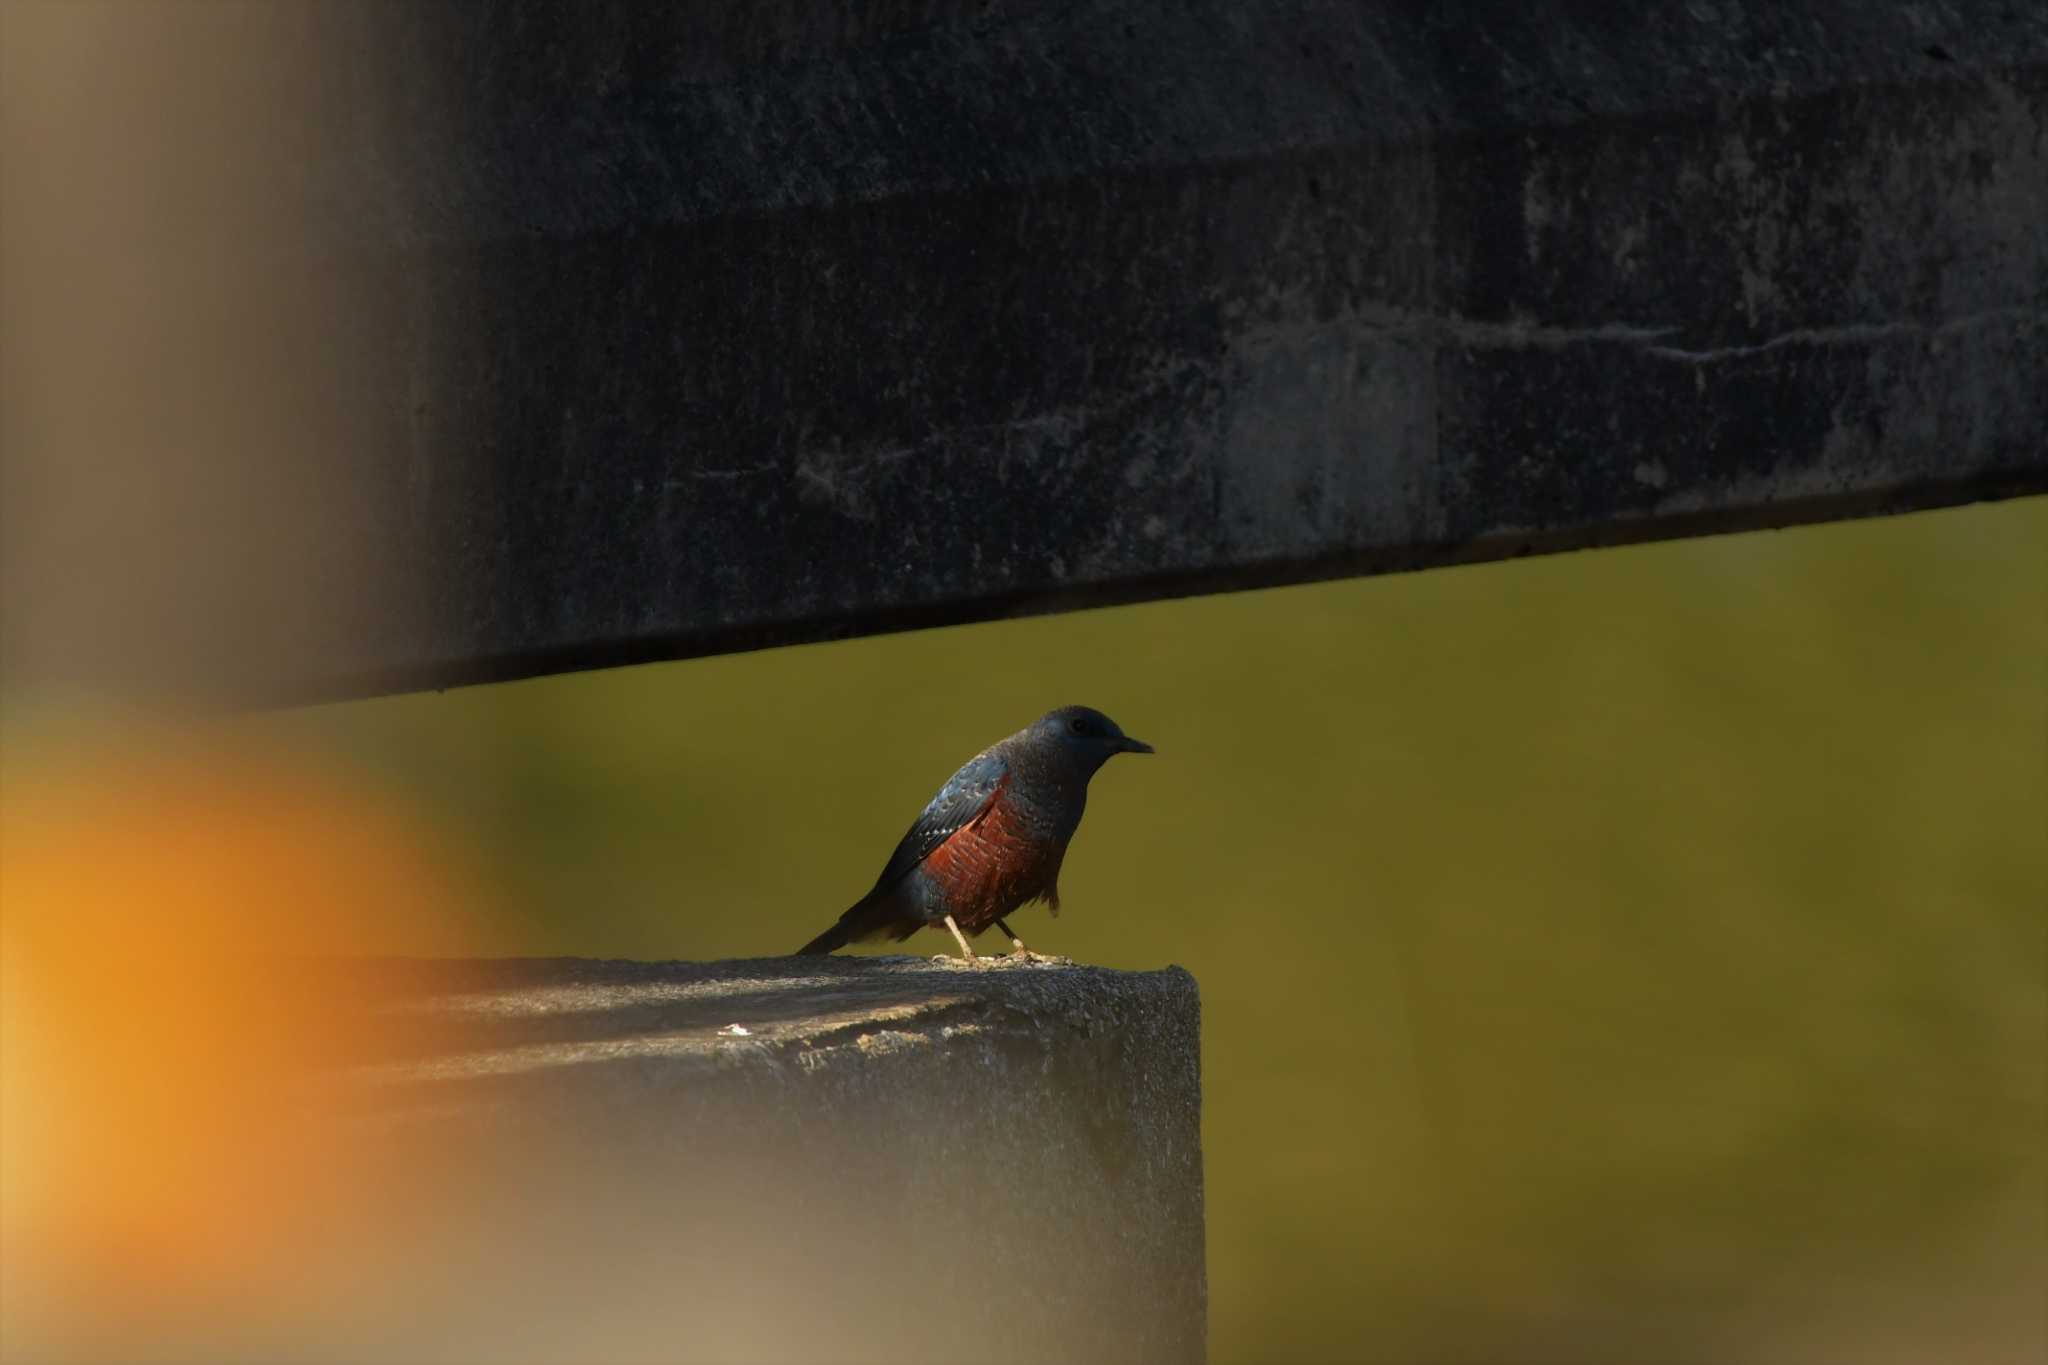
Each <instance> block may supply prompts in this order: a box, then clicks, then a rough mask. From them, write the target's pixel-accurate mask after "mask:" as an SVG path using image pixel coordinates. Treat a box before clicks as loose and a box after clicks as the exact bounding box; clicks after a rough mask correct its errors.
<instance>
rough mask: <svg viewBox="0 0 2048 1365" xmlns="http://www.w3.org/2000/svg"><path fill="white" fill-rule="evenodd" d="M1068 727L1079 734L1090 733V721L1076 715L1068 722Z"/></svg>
mask: <svg viewBox="0 0 2048 1365" xmlns="http://www.w3.org/2000/svg"><path fill="white" fill-rule="evenodd" d="M1067 728H1068V729H1069V730H1072V731H1073V732H1074V733H1075V734H1077V735H1085V734H1087V733H1088V722H1087V721H1085V720H1082V719H1081V718H1080V717H1079V716H1076V717H1074V718H1073V719H1072V720H1070V721H1068V722H1067Z"/></svg>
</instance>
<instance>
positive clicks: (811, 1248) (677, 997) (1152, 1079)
mask: <svg viewBox="0 0 2048 1365" xmlns="http://www.w3.org/2000/svg"><path fill="white" fill-rule="evenodd" d="M314 988H316V989H319V990H323V991H331V992H333V994H334V998H335V999H336V1000H337V1002H338V1007H339V1008H340V1009H341V1010H342V1011H343V1014H344V1016H345V1017H346V1016H356V1017H360V1018H361V1019H363V1020H365V1021H366V1025H373V1026H365V1027H363V1028H361V1029H359V1030H356V1031H355V1033H356V1036H359V1037H364V1038H369V1037H375V1038H378V1039H382V1040H384V1041H383V1042H382V1043H381V1044H379V1047H380V1049H381V1051H380V1054H379V1055H372V1056H357V1057H350V1058H345V1059H340V1063H339V1064H338V1065H337V1066H335V1067H333V1068H330V1069H328V1070H327V1071H325V1072H323V1073H322V1075H321V1077H320V1078H319V1080H318V1082H317V1085H316V1087H315V1089H316V1090H317V1092H318V1094H319V1096H320V1097H321V1101H322V1102H323V1103H329V1104H334V1103H337V1101H338V1103H339V1106H340V1110H341V1112H342V1113H343V1114H344V1115H345V1117H343V1118H342V1119H340V1120H338V1121H340V1122H342V1123H344V1124H346V1125H349V1126H351V1127H353V1128H354V1129H355V1130H356V1132H357V1134H358V1137H357V1139H356V1140H357V1141H358V1142H360V1143H364V1144H373V1145H374V1144H384V1145H388V1146H390V1147H392V1148H393V1149H394V1150H395V1151H400V1152H406V1153H411V1154H413V1155H412V1156H411V1157H409V1158H408V1159H407V1161H406V1162H401V1163H400V1164H401V1165H407V1164H413V1163H415V1162H416V1160H417V1154H418V1153H420V1152H438V1153H441V1154H443V1156H442V1157H441V1158H440V1159H439V1160H438V1161H437V1162H434V1163H431V1164H432V1165H434V1167H435V1168H436V1169H437V1171H438V1172H439V1173H438V1174H437V1175H436V1176H435V1178H434V1179H433V1180H432V1181H430V1182H424V1183H425V1184H428V1185H430V1186H431V1191H430V1192H425V1193H422V1194H420V1195H417V1196H410V1195H409V1196H407V1202H408V1203H409V1204H410V1203H412V1202H413V1201H415V1200H418V1201H419V1203H418V1206H417V1207H414V1208H412V1209H411V1210H410V1212H409V1213H407V1214H406V1215H404V1216H397V1215H393V1216H391V1217H385V1218H380V1219H379V1220H378V1225H379V1227H380V1228H381V1229H382V1232H383V1237H382V1239H381V1240H380V1241H379V1242H378V1243H377V1244H376V1246H377V1250H376V1253H375V1255H374V1257H373V1258H371V1259H373V1260H374V1262H375V1264H372V1265H369V1266H365V1267H361V1268H360V1276H359V1278H360V1283H358V1284H357V1287H356V1289H355V1291H354V1295H353V1297H352V1299H351V1304H352V1307H351V1310H350V1311H348V1312H344V1313H341V1314H338V1315H337V1316H336V1318H335V1320H334V1321H333V1322H332V1323H329V1324H327V1325H325V1326H324V1327H322V1328H321V1330H320V1331H318V1332H317V1333H316V1334H315V1339H317V1340H318V1341H319V1342H320V1343H321V1349H322V1351H323V1352H328V1353H331V1354H333V1355H334V1356H335V1358H339V1359H391V1360H400V1359H402V1360H408V1361H420V1360H447V1361H455V1360H464V1361H468V1360H535V1361H539V1360H561V1361H572V1360H573V1361H581V1360H600V1359H601V1360H607V1361H624V1360H677V1359H682V1360H693V1361H724V1360H731V1361H807V1362H826V1361H834V1360H860V1361H868V1360H872V1361H935V1362H936V1361H948V1362H966V1361H1052V1360H1059V1361H1103V1362H1113V1361H1114V1362H1121V1361H1198V1360H1200V1359H1202V1358H1203V1351H1204V1331H1205V1305H1206V1288H1205V1280H1204V1271H1203V1231H1202V1163H1201V1148H1200V1093H1199V1091H1200V1079H1199V1065H1200V1063H1199V1058H1200V1039H1199V1030H1200V1024H1199V1002H1198V999H1197V994H1196V988H1195V983H1194V980H1193V978H1191V977H1190V976H1189V975H1188V974H1187V973H1186V972H1185V971H1182V970H1180V969H1178V968H1175V969H1169V970H1165V971H1157V972H1147V973H1142V974H1132V973H1125V972H1114V971H1107V970H1103V969H1097V968H1086V967H1074V966H1072V965H1051V964H1049V963H1042V962H1041V963H1021V962H1019V963H1004V962H1002V961H1000V960H997V961H995V962H994V963H993V964H992V965H990V966H988V967H984V968H981V969H970V968H967V967H964V966H961V965H958V964H953V963H945V962H940V963H934V962H930V961H926V960H924V959H914V958H882V959H840V958H821V959H793V958H778V959H769V960H762V961H750V962H723V963H710V964H695V963H633V962H590V961H579V960H550V961H509V962H491V963H458V964H447V963H443V964H436V963H390V962H376V963H365V964H357V965H354V966H351V967H350V968H349V969H348V970H347V971H346V972H344V973H343V974H342V982H341V984H340V986H339V987H338V988H337V985H336V982H335V981H334V979H333V977H332V976H331V975H330V974H328V973H326V972H324V971H323V972H322V973H320V974H318V981H317V984H316V986H315V987H314ZM394 1024H398V1025H400V1026H399V1027H393V1025H394ZM449 1154H454V1155H453V1157H452V1159H451V1156H450V1155H449ZM339 1278H342V1279H347V1278H349V1276H347V1275H342V1276H340V1277H339Z"/></svg>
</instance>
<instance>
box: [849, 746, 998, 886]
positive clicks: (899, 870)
mask: <svg viewBox="0 0 2048 1365" xmlns="http://www.w3.org/2000/svg"><path fill="white" fill-rule="evenodd" d="M1009 780H1010V765H1009V764H1008V763H1007V762H1005V761H1004V760H1003V758H1002V756H1001V755H1000V754H996V753H981V754H976V755H975V756H974V757H973V758H970V759H969V760H967V763H966V765H965V766H964V767H962V768H961V769H960V771H959V772H957V773H954V774H953V776H952V777H951V778H949V779H947V782H946V785H945V786H943V787H941V788H939V794H938V795H937V796H934V797H933V798H932V799H931V803H930V804H929V805H927V806H926V807H925V808H924V810H923V812H922V813H921V814H919V816H918V817H917V819H916V820H915V821H914V822H912V824H911V826H910V831H909V832H908V833H907V834H905V835H904V836H903V841H902V842H901V843H899V844H897V845H896V851H895V852H894V853H892V854H891V855H889V865H888V866H887V867H885V868H883V869H882V875H881V876H879V877H877V878H876V879H875V891H880V890H882V889H884V888H885V887H890V886H894V885H895V884H896V883H897V882H900V881H902V880H903V879H904V878H905V877H907V876H909V875H910V872H911V869H912V868H914V867H916V866H917V865H918V864H919V863H921V862H923V861H924V860H925V859H926V858H927V857H929V856H930V855H931V852H932V850H933V849H935V848H937V847H938V846H939V845H940V844H943V843H945V842H946V840H948V839H950V838H952V837H953V836H954V835H955V834H958V833H959V832H960V831H961V830H963V829H966V828H967V827H968V826H970V825H972V824H973V823H974V822H975V821H977V820H979V819H981V818H982V817H983V816H984V815H986V814H988V810H989V807H990V806H992V805H994V804H995V799H996V797H997V796H998V795H999V794H1000V793H1001V792H1002V790H1003V787H1004V785H1005V784H1006V783H1008V782H1009ZM868 894H869V895H873V894H874V892H869V893H868Z"/></svg>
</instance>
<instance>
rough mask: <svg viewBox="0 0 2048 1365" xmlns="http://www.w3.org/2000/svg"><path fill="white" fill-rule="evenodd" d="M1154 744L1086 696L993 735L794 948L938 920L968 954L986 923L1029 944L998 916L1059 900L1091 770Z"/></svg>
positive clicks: (905, 931)
mask: <svg viewBox="0 0 2048 1365" xmlns="http://www.w3.org/2000/svg"><path fill="white" fill-rule="evenodd" d="M1151 752H1152V746H1151V745H1149V744H1146V743H1145V742H1143V741H1142V740H1136V739H1132V738H1131V737H1130V736H1128V735H1126V734H1125V733H1124V732H1123V731H1122V730H1119V729H1118V728H1117V725H1116V722H1115V721H1113V720H1111V719H1110V718H1109V717H1108V716H1105V715H1103V714H1102V713H1101V712H1100V711H1092V710H1090V709H1089V708H1087V707H1085V706H1063V707H1061V708H1060V709H1059V710H1057V711H1052V712H1049V713H1047V714H1046V715H1044V716H1042V717H1040V718H1039V720H1038V722H1037V723H1036V724H1035V725H1031V726H1028V727H1026V728H1025V729H1022V730H1019V731H1018V732H1017V733H1016V734H1014V735H1011V736H1010V737H1009V738H1008V739H1005V740H999V741H998V742H996V743H994V744H991V745H990V746H989V747H988V748H986V749H983V750H982V751H981V752H980V753H978V754H976V755H975V756H974V757H973V758H970V759H968V760H967V762H966V764H965V765H963V766H962V767H961V769H960V771H959V772H957V773H954V774H953V776H952V778H951V779H950V780H949V781H948V782H947V783H946V785H945V786H943V787H941V788H939V794H938V795H937V796H934V797H933V798H932V800H931V804H930V805H928V806H926V807H925V808H924V813H923V814H922V815H920V816H918V817H917V821H916V823H914V824H913V825H911V827H910V832H909V833H908V834H906V835H904V836H903V842H902V843H900V844H898V845H896V852H895V853H893V854H892V855H890V858H889V865H888V866H887V867H885V868H883V869H882V875H881V876H880V877H877V878H876V879H875V886H874V889H873V890H872V891H870V892H868V893H867V894H866V895H865V896H862V897H861V898H860V899H859V900H857V901H855V902H854V903H853V906H852V908H851V909H849V910H848V911H847V912H846V913H845V914H843V915H841V916H840V917H839V922H838V923H837V924H835V925H833V926H832V927H831V928H830V929H827V930H826V931H825V932H824V933H822V934H820V935H818V936H817V937H816V938H814V939H812V940H811V941H810V942H809V943H806V944H805V945H804V946H803V947H801V948H799V949H797V952H798V953H800V954H801V953H829V952H831V951H832V950H833V949H834V948H839V947H843V946H844V945H846V944H848V943H852V942H854V941H856V940H858V939H867V938H877V937H880V936H882V935H884V934H886V935H887V936H888V937H890V938H892V939H899V940H900V939H906V938H909V937H910V936H911V935H912V934H914V933H916V932H917V931H918V930H919V929H923V928H927V927H930V928H937V927H938V926H939V925H941V924H943V925H945V926H946V927H947V928H948V929H950V930H952V931H953V937H954V938H955V939H957V940H958V941H959V943H960V951H961V952H963V953H965V954H966V955H967V956H968V957H970V958H971V957H973V956H974V949H973V948H971V947H969V946H968V944H967V938H968V935H970V934H979V933H980V932H981V931H982V930H984V929H986V928H988V927H989V926H990V925H991V924H993V925H995V926H996V927H997V928H998V929H1001V930H1002V931H1003V933H1004V934H1006V935H1008V936H1009V939H1010V942H1011V943H1013V944H1015V945H1016V948H1017V951H1018V952H1020V953H1023V952H1029V951H1030V949H1028V948H1026V947H1025V946H1024V941H1023V940H1022V939H1020V938H1018V937H1017V935H1016V934H1014V933H1011V931H1010V926H1009V925H1007V924H1005V923H1003V916H1005V915H1008V914H1011V913H1013V912H1014V911H1016V910H1017V909H1018V907H1020V906H1023V905H1026V904H1029V903H1030V902H1031V901H1034V900H1039V899H1043V900H1044V901H1045V903H1046V904H1047V905H1048V906H1049V907H1051V909H1052V912H1053V913H1054V914H1055V915H1057V914H1058V913H1059V912H1060V888H1059V878H1060V861H1061V859H1063V858H1065V857H1066V853H1067V841H1068V840H1070V839H1072V838H1073V837H1074V830H1075V829H1076V828H1077V827H1078V826H1079V825H1080V823H1081V812H1082V810H1083V809H1084V808H1085V807H1086V806H1087V804H1088V779H1089V778H1091V777H1093V776H1095V770H1096V769H1097V768H1100V767H1101V766H1102V765H1103V764H1105V763H1107V762H1108V761H1109V760H1110V759H1111V758H1112V757H1113V756H1115V755H1117V754H1149V753H1151Z"/></svg>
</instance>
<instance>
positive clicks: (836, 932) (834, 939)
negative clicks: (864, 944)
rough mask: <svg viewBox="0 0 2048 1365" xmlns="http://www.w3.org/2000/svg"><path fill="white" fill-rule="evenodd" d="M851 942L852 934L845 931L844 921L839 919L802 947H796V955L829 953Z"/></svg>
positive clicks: (805, 955) (808, 955) (809, 955)
mask: <svg viewBox="0 0 2048 1365" xmlns="http://www.w3.org/2000/svg"><path fill="white" fill-rule="evenodd" d="M851 942H853V935H852V934H851V933H849V932H848V931H847V928H846V921H845V920H841V921H839V923H837V924H835V925H833V926H832V927H831V928H830V929H827V930H826V931H825V932H824V933H822V934H820V935H818V936H817V937H816V938H814V939H812V940H811V941H810V942H809V943H806V944H805V945H804V946H803V947H801V948H799V949H797V950H796V955H797V956H798V957H811V956H814V955H816V954H818V953H829V952H833V951H835V950H836V949H840V948H844V947H845V946H846V945H847V944H849V943H851Z"/></svg>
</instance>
